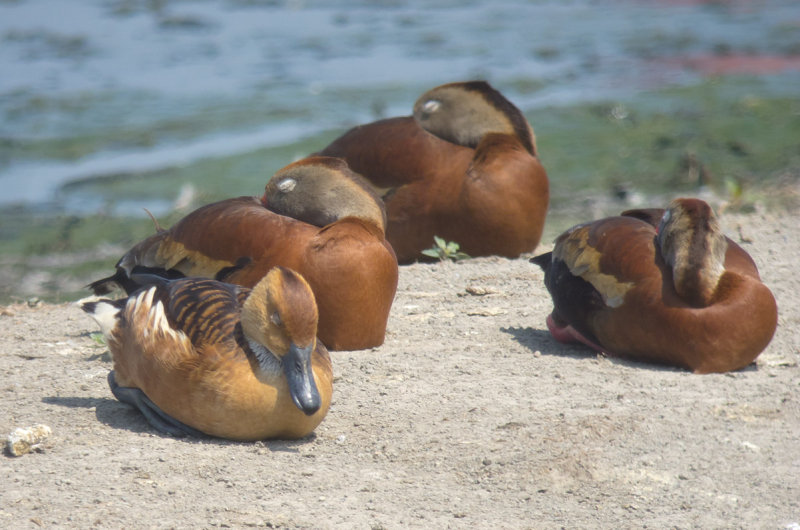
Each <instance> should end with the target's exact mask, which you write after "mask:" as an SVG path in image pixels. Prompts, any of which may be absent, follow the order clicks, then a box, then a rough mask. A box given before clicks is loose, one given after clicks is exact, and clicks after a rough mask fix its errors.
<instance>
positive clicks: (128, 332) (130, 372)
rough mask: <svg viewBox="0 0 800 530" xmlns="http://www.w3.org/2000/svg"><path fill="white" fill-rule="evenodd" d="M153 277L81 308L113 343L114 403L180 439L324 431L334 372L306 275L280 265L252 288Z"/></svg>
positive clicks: (287, 435) (292, 435)
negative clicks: (146, 283) (128, 293)
mask: <svg viewBox="0 0 800 530" xmlns="http://www.w3.org/2000/svg"><path fill="white" fill-rule="evenodd" d="M153 278H157V279H158V280H160V281H157V282H156V283H155V284H154V285H152V286H149V287H147V286H145V287H142V288H141V289H140V290H139V291H137V292H135V293H134V294H132V295H131V296H130V297H129V298H127V299H120V300H113V301H112V300H99V301H92V302H85V303H83V305H82V308H83V310H84V311H86V312H87V313H89V314H90V315H91V316H92V317H93V318H94V319H95V320H96V321H97V322H98V324H99V325H100V327H101V329H102V330H103V333H104V334H105V336H106V339H107V342H108V347H109V349H110V350H111V355H112V357H113V360H114V370H113V371H112V372H110V373H109V376H108V382H109V385H110V386H111V390H112V392H113V393H114V395H115V396H116V397H117V399H119V400H120V401H122V402H125V403H129V404H131V405H133V406H135V407H137V408H138V409H139V410H140V411H141V412H142V413H143V414H144V416H145V418H147V420H148V421H149V422H150V424H151V425H152V426H153V427H155V428H156V429H158V430H159V431H161V432H165V433H168V434H173V435H175V436H183V435H186V434H189V435H200V434H208V435H212V436H218V437H221V438H230V439H233V440H260V439H264V438H301V437H303V436H305V435H307V434H309V433H310V432H311V431H313V430H314V429H315V428H316V427H317V425H319V423H320V422H321V421H322V419H323V418H324V417H325V415H326V414H327V412H328V408H329V406H330V403H331V394H332V392H333V373H332V369H331V360H330V356H329V355H328V351H327V350H326V349H325V346H324V345H322V343H320V342H318V341H317V338H316V335H317V306H316V304H315V302H314V295H313V293H312V292H311V288H310V287H309V285H308V283H307V282H306V281H305V280H304V279H303V277H302V276H300V275H299V274H297V273H296V272H294V271H292V270H290V269H286V268H283V267H275V268H273V269H272V270H271V271H270V272H269V273H268V274H267V275H266V276H265V277H264V278H263V279H262V280H261V281H259V282H258V283H257V284H256V286H255V287H254V288H253V289H252V290H251V289H247V288H245V287H239V286H237V285H232V284H227V283H222V282H218V281H215V280H209V279H200V278H181V279H177V280H169V279H162V278H160V277H153Z"/></svg>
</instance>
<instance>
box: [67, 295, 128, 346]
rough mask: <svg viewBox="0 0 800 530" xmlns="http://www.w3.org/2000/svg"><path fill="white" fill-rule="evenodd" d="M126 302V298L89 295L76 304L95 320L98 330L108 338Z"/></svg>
mask: <svg viewBox="0 0 800 530" xmlns="http://www.w3.org/2000/svg"><path fill="white" fill-rule="evenodd" d="M126 302H127V298H120V299H119V300H109V299H107V298H97V297H94V296H90V297H88V298H84V299H82V300H78V301H77V302H76V304H78V306H79V307H80V308H81V309H82V310H83V311H85V312H86V313H88V314H89V316H90V317H92V318H93V319H94V320H95V322H97V324H98V325H99V326H100V331H102V332H103V335H104V336H105V337H106V338H109V337H110V336H111V333H112V332H113V330H114V328H116V327H117V323H118V322H119V320H118V316H119V313H120V311H121V310H122V308H123V307H125V303H126Z"/></svg>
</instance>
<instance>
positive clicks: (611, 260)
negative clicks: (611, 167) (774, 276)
mask: <svg viewBox="0 0 800 530" xmlns="http://www.w3.org/2000/svg"><path fill="white" fill-rule="evenodd" d="M531 261H532V262H534V263H536V264H538V265H540V266H541V267H542V269H543V270H544V281H545V285H546V286H547V290H548V291H549V292H550V295H551V296H552V298H553V306H554V309H553V312H552V313H551V314H550V316H548V318H547V326H548V328H549V329H550V332H551V334H552V335H553V337H554V338H555V339H556V340H558V341H560V342H575V341H578V342H582V343H584V344H586V345H588V346H590V347H591V348H593V349H594V350H596V351H603V352H606V353H608V354H610V355H614V356H620V357H627V358H630V359H636V360H642V361H651V362H657V363H664V364H670V365H675V366H680V367H684V368H688V369H690V370H692V371H694V372H695V373H709V372H727V371H730V370H736V369H739V368H743V367H745V366H747V365H748V364H750V363H751V362H752V361H753V360H754V359H755V358H756V357H757V356H758V355H759V354H760V353H761V352H762V351H763V350H764V348H766V347H767V344H769V341H770V340H771V339H772V335H773V334H774V333H775V327H776V325H777V319H778V313H777V306H776V304H775V299H774V297H773V296H772V293H771V292H770V290H769V289H768V288H767V287H766V286H765V285H764V284H763V283H761V279H760V277H759V274H758V269H757V268H756V265H755V263H754V262H753V260H752V258H750V256H749V255H748V254H747V252H745V251H744V249H742V247H740V246H739V245H737V244H736V243H734V242H733V241H731V240H730V239H728V238H726V237H725V236H724V235H723V233H722V229H721V228H720V224H719V221H718V220H717V218H716V216H715V215H714V212H713V211H712V210H711V208H710V207H709V206H708V204H706V203H705V202H703V201H701V200H699V199H676V200H674V201H672V202H671V203H670V205H669V207H668V208H667V210H666V211H664V210H656V209H647V210H631V211H627V212H624V213H623V215H622V216H619V217H609V218H606V219H601V220H599V221H595V222H591V223H586V224H582V225H578V226H575V227H573V228H571V229H569V230H568V231H567V232H565V233H564V234H562V235H560V236H559V237H558V238H557V239H556V242H555V247H554V249H553V251H552V252H548V253H546V254H542V255H540V256H536V257H534V258H533V259H531Z"/></svg>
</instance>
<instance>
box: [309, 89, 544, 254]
mask: <svg viewBox="0 0 800 530" xmlns="http://www.w3.org/2000/svg"><path fill="white" fill-rule="evenodd" d="M320 154H323V155H328V156H337V157H341V158H344V159H345V160H346V161H347V163H348V165H349V166H350V167H351V168H352V169H353V171H355V172H357V173H359V174H361V175H363V176H364V177H365V178H366V179H367V180H369V181H370V182H371V183H372V184H373V185H374V186H375V188H376V189H378V190H379V192H380V193H381V195H382V196H383V200H384V202H385V203H386V211H387V214H388V226H387V229H386V238H387V239H388V240H389V242H390V243H391V244H392V247H394V250H395V252H396V253H397V257H398V260H399V261H400V262H401V263H408V262H411V261H414V260H416V259H418V258H420V257H421V256H420V251H422V250H424V249H426V248H428V247H430V246H432V245H433V241H434V239H433V236H434V235H436V236H439V237H442V238H444V239H445V240H448V241H455V242H456V243H458V244H459V245H460V246H461V250H462V251H464V252H466V253H467V254H469V255H471V256H487V255H492V254H497V255H501V256H506V257H512V258H513V257H517V256H519V255H520V254H521V253H523V252H530V251H532V250H533V249H534V248H535V247H536V245H538V244H539V239H540V238H541V236H542V229H543V227H544V221H545V215H546V213H547V206H548V201H549V184H548V180H547V173H546V172H545V170H544V168H543V167H542V165H541V164H540V163H539V159H538V158H537V156H538V153H537V151H536V140H535V137H534V134H533V129H531V126H530V124H529V123H528V121H527V120H526V119H525V116H524V115H523V114H522V112H520V110H519V109H518V108H517V107H515V106H514V105H513V104H512V103H511V102H510V101H508V100H507V99H506V98H505V97H503V95H502V94H500V92H498V91H497V90H495V89H494V88H492V87H491V86H490V85H489V83H486V82H483V81H471V82H462V83H450V84H447V85H442V86H439V87H436V88H434V89H432V90H429V91H428V92H425V93H424V94H423V95H422V96H421V97H420V98H419V99H418V100H417V102H416V103H415V104H414V114H413V116H408V117H399V118H390V119H385V120H380V121H377V122H374V123H370V124H367V125H361V126H358V127H355V128H353V129H351V130H349V131H348V132H346V133H345V134H344V135H342V136H340V137H339V138H338V139H336V140H334V141H333V142H332V143H331V144H330V145H329V146H327V147H326V148H325V149H323V150H322V151H321V152H320Z"/></svg>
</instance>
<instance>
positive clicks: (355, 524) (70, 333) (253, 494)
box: [0, 214, 800, 529]
mask: <svg viewBox="0 0 800 530" xmlns="http://www.w3.org/2000/svg"><path fill="white" fill-rule="evenodd" d="M723 223H724V224H725V226H726V229H727V231H728V233H729V235H730V236H731V237H732V238H733V239H734V240H736V241H741V242H742V244H743V245H744V247H745V248H746V249H747V250H748V251H749V252H750V253H751V254H752V255H753V257H754V258H755V260H756V262H757V263H758V264H759V266H760V268H761V272H762V276H763V278H764V280H765V282H766V283H767V285H769V286H770V287H771V288H772V290H773V292H774V293H775V295H776V298H777V299H778V306H779V310H780V322H779V326H778V331H777V334H776V335H775V338H774V339H773V341H772V343H771V344H770V346H769V347H768V348H767V350H766V351H765V352H764V353H763V354H762V355H761V356H760V357H759V359H758V361H757V363H756V364H755V365H752V366H751V367H749V368H747V369H745V370H743V371H741V372H737V373H731V374H724V375H708V376H697V375H693V374H690V373H686V372H683V371H679V370H673V369H666V368H661V367H656V366H650V365H644V364H637V363H631V362H624V361H619V360H615V359H609V358H605V357H598V356H597V355H595V354H593V353H591V352H589V351H587V350H585V349H583V348H580V347H577V346H576V347H565V346H562V345H559V344H557V343H555V342H554V341H553V340H552V339H551V338H550V336H549V335H548V333H547V331H546V327H545V325H544V320H545V317H546V315H547V314H548V312H549V309H550V301H549V298H548V296H547V294H546V291H545V289H544V286H543V285H542V273H541V271H540V270H539V269H538V267H536V266H534V265H532V264H530V263H528V262H527V260H525V259H519V260H505V259H476V260H469V261H466V262H462V263H457V264H455V263H441V264H435V265H414V266H410V267H404V268H402V269H401V274H400V286H399V291H398V294H397V298H396V300H395V304H394V308H393V311H392V316H391V320H390V322H389V331H388V336H387V340H386V343H385V344H384V345H383V346H382V347H380V348H376V349H373V350H367V351H356V352H336V353H334V370H335V373H336V380H335V389H334V392H335V394H334V404H333V406H332V408H331V410H330V413H329V414H328V417H327V418H326V419H325V421H324V422H323V423H322V425H321V426H320V427H319V428H318V429H317V431H316V433H315V434H314V435H312V436H311V437H309V438H307V439H304V440H301V441H294V442H284V441H277V442H259V443H232V442H227V441H222V440H216V439H206V440H197V439H175V438H170V437H167V436H161V435H159V434H157V433H155V432H154V431H153V430H152V429H151V428H150V427H149V426H148V425H147V424H146V423H145V421H144V420H143V419H142V417H141V416H140V415H139V414H138V413H137V412H135V411H134V410H132V409H131V408H129V407H128V406H126V405H123V404H120V403H118V402H116V401H115V400H114V399H113V397H112V396H111V393H110V392H109V390H108V387H107V385H106V374H107V373H108V370H109V369H110V366H111V365H110V362H109V359H108V355H107V353H106V348H105V347H104V346H102V345H99V344H96V343H95V342H94V341H93V340H92V338H91V337H90V336H89V332H92V331H95V330H96V329H97V328H96V326H95V325H94V322H93V321H91V320H90V318H89V317H88V316H86V315H84V314H83V313H82V312H81V311H80V310H79V309H78V308H77V307H75V306H72V305H55V306H53V305H39V306H37V307H29V306H27V305H14V306H9V307H6V308H4V309H3V310H2V316H0V373H1V374H2V379H1V380H0V395H1V396H2V399H0V412H2V413H1V414H0V418H1V419H0V433H3V434H7V433H8V432H10V431H11V430H12V429H14V428H16V427H22V426H30V425H34V424H38V423H44V424H47V425H49V426H50V427H51V428H52V431H53V434H52V436H51V438H50V439H49V440H48V441H47V442H46V443H45V445H44V447H43V448H42V450H41V451H40V452H33V453H30V454H27V455H24V456H21V457H18V458H12V457H7V456H4V457H2V465H0V470H1V471H0V477H2V480H3V485H2V489H1V490H0V526H1V527H5V528H39V527H72V528H89V527H103V528H121V527H127V528H139V527H144V528H167V527H184V528H185V527H205V528H214V527H224V528H228V527H232V528H244V527H291V528H401V527H415V528H499V527H502V528H557V527H561V526H565V527H603V528H640V527H651V528H652V527H655V528H670V527H675V528H714V527H733V528H739V527H741V528H792V529H797V528H800V369H799V368H798V360H800V352H799V350H800V326H798V324H799V322H798V320H799V319H800V309H798V303H797V300H798V297H797V293H798V291H800V280H799V279H798V276H797V274H796V271H797V269H798V265H797V264H798V261H799V260H800V256H799V255H798V254H799V253H800V250H799V247H798V242H799V241H800V228H798V226H800V223H798V218H797V217H791V216H764V215H763V214H751V215H747V216H725V217H723ZM547 248H548V247H547V246H545V247H543V248H542V249H540V250H546V249H547ZM468 291H473V292H476V293H480V292H485V293H486V294H470V292H468ZM0 309H2V308H0ZM742 318H747V315H742Z"/></svg>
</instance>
